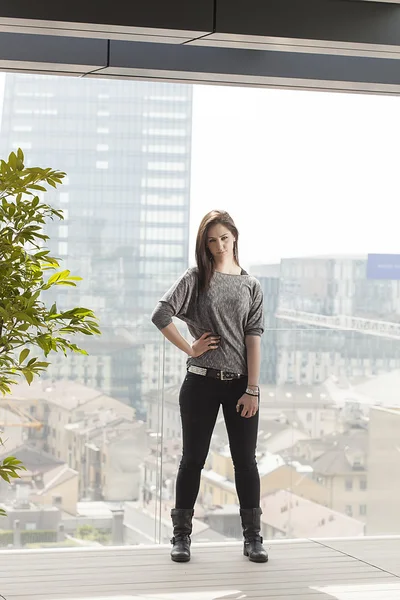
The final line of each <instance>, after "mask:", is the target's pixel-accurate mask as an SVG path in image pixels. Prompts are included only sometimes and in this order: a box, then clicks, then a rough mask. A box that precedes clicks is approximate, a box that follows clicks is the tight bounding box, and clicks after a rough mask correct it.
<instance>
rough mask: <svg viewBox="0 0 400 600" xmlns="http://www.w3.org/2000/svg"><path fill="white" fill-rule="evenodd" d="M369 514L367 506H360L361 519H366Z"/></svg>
mask: <svg viewBox="0 0 400 600" xmlns="http://www.w3.org/2000/svg"><path fill="white" fill-rule="evenodd" d="M366 514H367V505H366V504H360V517H365V516H366Z"/></svg>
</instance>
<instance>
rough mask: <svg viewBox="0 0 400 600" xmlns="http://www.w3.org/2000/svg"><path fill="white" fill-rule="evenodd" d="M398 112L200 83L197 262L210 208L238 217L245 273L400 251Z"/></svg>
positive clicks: (195, 167) (385, 106)
mask: <svg viewBox="0 0 400 600" xmlns="http://www.w3.org/2000/svg"><path fill="white" fill-rule="evenodd" d="M3 79H4V76H3V75H1V74H0V109H1V101H2V96H3V94H2V88H3ZM399 109H400V98H397V97H385V96H367V95H361V94H360V95H359V94H337V93H335V94H333V93H327V92H305V91H288V90H283V91H282V90H274V89H252V88H240V87H222V86H195V87H194V107H193V153H192V189H191V206H192V209H191V240H192V243H191V260H192V259H193V244H194V237H195V234H196V230H197V227H198V224H199V221H200V219H201V217H202V216H203V215H204V213H205V212H207V211H208V210H211V209H213V208H223V209H226V210H228V211H229V212H230V213H231V215H232V216H233V217H234V219H235V220H236V222H237V226H238V228H239V230H240V234H241V239H240V254H241V259H242V260H241V262H242V264H243V266H245V267H248V266H249V265H250V264H256V263H266V262H274V261H278V260H279V259H280V258H282V257H288V256H304V255H318V254H366V253H368V252H388V253H390V252H393V253H397V252H399V246H400V243H399V237H400V236H399V217H400V210H399V195H400V194H399V182H398V179H399V172H400V169H399V140H400V119H399V114H400V110H399Z"/></svg>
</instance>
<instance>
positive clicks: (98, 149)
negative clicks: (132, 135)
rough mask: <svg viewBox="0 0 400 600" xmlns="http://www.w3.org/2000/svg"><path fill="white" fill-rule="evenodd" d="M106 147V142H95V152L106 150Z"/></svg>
mask: <svg viewBox="0 0 400 600" xmlns="http://www.w3.org/2000/svg"><path fill="white" fill-rule="evenodd" d="M108 148H109V146H108V144H97V146H96V150H97V152H107V150H108Z"/></svg>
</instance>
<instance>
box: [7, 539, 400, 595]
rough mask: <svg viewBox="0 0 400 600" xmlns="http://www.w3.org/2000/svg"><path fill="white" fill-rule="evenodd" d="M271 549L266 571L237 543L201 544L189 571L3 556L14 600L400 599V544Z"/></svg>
mask: <svg viewBox="0 0 400 600" xmlns="http://www.w3.org/2000/svg"><path fill="white" fill-rule="evenodd" d="M266 545H267V546H269V547H270V549H269V552H270V562H269V563H268V564H262V565H257V564H253V563H250V562H249V561H248V560H247V559H245V558H244V557H243V555H242V548H241V545H240V544H237V543H232V544H226V545H220V544H215V545H207V544H198V545H196V544H193V559H192V561H191V562H190V563H188V564H176V563H172V562H171V560H170V558H169V548H168V547H167V546H154V547H150V546H146V547H140V546H134V547H128V546H125V547H122V548H111V547H109V548H101V549H97V548H90V549H78V550H76V549H62V550H57V549H54V550H51V551H50V550H46V551H40V550H26V551H24V550H3V551H0V565H1V571H2V575H1V585H0V594H2V595H3V596H4V597H5V598H6V600H78V599H79V600H86V599H87V600H88V599H91V600H95V599H96V600H101V599H104V600H105V599H107V600H164V599H165V600H224V599H225V598H226V600H228V599H229V600H236V599H243V600H244V599H245V600H251V599H252V598H253V599H254V600H256V599H258V600H260V599H264V600H265V599H266V598H268V600H334V599H335V598H338V597H340V599H341V598H342V597H343V598H345V599H346V600H347V598H348V599H349V600H364V599H366V600H370V596H369V595H368V594H369V590H373V592H372V594H373V595H372V596H371V598H374V597H376V598H379V600H398V598H400V561H398V560H396V559H397V558H398V556H399V551H400V538H399V539H397V540H393V539H390V540H388V539H386V540H385V539H376V540H372V539H365V540H363V539H359V540H323V541H321V540H315V541H312V540H301V541H294V542H293V543H290V542H287V541H282V542H281V543H279V542H272V543H270V544H266ZM394 562H397V563H398V564H397V572H394V570H391V567H392V566H393V564H394ZM389 567H390V568H389ZM338 586H339V587H338ZM335 589H340V590H341V592H340V593H341V594H342V595H341V596H338V595H336V592H332V590H335ZM327 590H331V592H329V593H328V591H327ZM343 590H345V595H343V593H344V592H343ZM332 594H333V595H332Z"/></svg>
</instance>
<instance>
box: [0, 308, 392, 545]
mask: <svg viewBox="0 0 400 600" xmlns="http://www.w3.org/2000/svg"><path fill="white" fill-rule="evenodd" d="M281 321H282V324H283V325H284V327H282V328H279V329H276V330H274V331H273V332H272V330H269V331H267V332H266V337H265V340H266V343H267V344H270V342H271V339H274V341H275V342H274V343H275V344H276V348H275V351H274V356H275V357H276V358H275V360H276V364H275V373H276V380H275V381H274V382H271V381H270V373H271V364H270V363H269V362H268V374H266V373H265V371H263V372H262V374H261V402H260V411H259V419H260V422H259V437H258V448H257V461H258V467H259V472H260V479H261V507H262V509H263V515H262V527H263V535H264V537H265V538H266V539H276V538H304V537H307V538H320V537H321V538H323V537H355V536H363V535H366V534H369V535H373V534H396V533H400V520H399V519H398V516H397V506H398V494H399V492H398V473H399V469H400V450H399V439H400V399H399V395H398V390H399V382H400V340H399V339H396V338H395V337H390V335H389V334H387V333H382V334H379V335H378V334H377V332H376V331H375V332H373V333H371V332H366V331H365V330H364V331H360V330H358V331H357V330H350V329H328V328H326V329H324V328H320V327H314V328H313V327H312V326H311V325H310V326H309V328H308V329H306V328H304V327H303V326H302V327H301V328H299V329H296V328H294V322H293V321H291V322H290V324H289V327H286V326H285V325H287V323H286V324H285V323H284V319H282V320H281ZM152 327H154V326H153V325H151V327H149V325H148V323H144V324H142V325H141V326H140V327H138V328H137V329H136V331H135V337H134V338H133V337H131V334H129V335H128V333H127V332H125V333H124V332H122V331H121V332H120V335H122V336H125V338H124V339H125V341H127V342H128V343H127V345H126V347H125V349H124V352H125V353H128V354H129V353H133V352H134V350H137V347H138V345H139V346H140V352H139V353H138V356H139V358H140V361H141V362H140V365H141V374H142V379H141V382H140V383H141V386H142V389H143V392H142V393H141V394H140V396H138V397H136V398H135V402H134V406H129V405H128V403H127V398H126V397H125V398H124V397H123V392H121V390H122V389H123V387H124V386H123V385H121V383H122V380H121V381H120V382H119V383H120V385H119V387H118V390H119V393H120V394H121V397H120V399H118V398H116V397H114V396H113V394H112V389H110V390H109V391H108V393H102V392H101V391H100V390H98V389H96V388H95V387H92V386H91V385H90V383H93V382H88V383H87V385H84V383H82V381H81V375H79V376H78V377H77V379H76V380H75V381H74V380H73V379H68V377H66V378H63V379H60V380H59V381H56V380H54V378H53V380H51V379H45V380H42V381H40V382H37V383H34V384H32V386H31V388H28V387H27V386H25V385H21V386H20V387H16V388H15V391H14V394H13V396H12V398H11V399H10V400H11V401H14V402H15V405H17V406H18V407H19V416H17V415H16V414H15V413H10V412H7V410H6V408H4V411H3V424H2V431H3V433H2V437H3V440H4V444H5V445H4V448H3V450H4V453H5V454H6V453H8V454H15V455H16V456H17V457H18V456H19V457H21V460H23V461H24V462H25V464H26V466H27V469H28V471H27V472H26V473H24V474H23V476H22V478H21V480H16V481H14V482H13V484H12V485H11V486H10V485H8V484H6V483H5V482H2V483H1V498H2V506H3V507H4V508H5V510H6V511H7V516H5V517H1V522H0V528H1V530H0V545H1V546H2V547H10V548H11V547H14V548H15V547H24V548H38V547H55V546H59V547H63V546H97V545H109V544H117V545H119V544H146V543H147V544H148V543H167V542H168V540H169V539H170V536H171V525H170V510H171V508H173V506H174V494H175V481H176V475H177V470H178V466H179V461H180V457H181V430H180V415H179V403H178V396H179V388H180V382H181V381H182V380H183V377H184V373H185V357H184V356H183V355H182V353H180V351H178V350H177V349H175V348H174V347H173V346H172V345H171V344H169V343H168V342H166V341H165V339H164V338H163V337H162V336H161V335H160V334H159V333H158V332H157V330H155V331H153V330H152V329H151V328H152ZM272 333H273V335H270V334H272ZM264 350H265V348H264ZM139 358H137V360H139ZM265 358H266V357H265V356H264V355H263V359H265ZM67 360H68V361H70V360H71V358H69V359H67ZM80 360H84V359H83V358H82V359H80ZM56 364H57V363H56ZM263 365H265V361H264V360H263ZM74 369H76V372H77V373H78V374H80V373H81V370H80V365H79V363H78V362H76V363H75V367H74ZM266 378H267V379H268V381H269V383H264V381H265V379H266ZM27 415H29V417H30V418H31V419H34V422H37V423H40V425H41V426H40V427H28V426H27V424H28V422H27V421H25V420H24V419H25V417H26V416H27ZM7 419H8V421H7ZM16 419H20V423H21V426H20V427H17V426H16V423H15V420H16ZM29 423H32V420H30V421H29ZM238 511H239V507H238V500H237V496H236V491H235V485H234V470H233V466H232V461H231V458H230V453H229V446H228V439H227V435H226V430H225V425H224V421H223V417H222V414H221V413H220V414H219V416H218V419H217V423H216V427H215V431H214V434H213V438H212V443H211V447H210V453H209V456H208V459H207V463H206V465H205V468H204V470H203V472H202V478H201V487H200V493H199V497H198V501H197V504H196V507H195V519H194V528H193V540H194V541H204V542H206V541H210V542H211V541H212V542H215V541H219V542H223V541H230V540H237V539H240V538H241V529H240V522H239V515H238Z"/></svg>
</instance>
